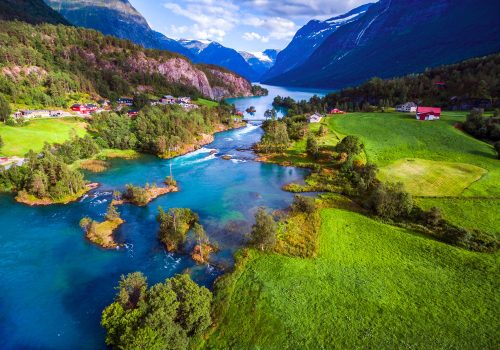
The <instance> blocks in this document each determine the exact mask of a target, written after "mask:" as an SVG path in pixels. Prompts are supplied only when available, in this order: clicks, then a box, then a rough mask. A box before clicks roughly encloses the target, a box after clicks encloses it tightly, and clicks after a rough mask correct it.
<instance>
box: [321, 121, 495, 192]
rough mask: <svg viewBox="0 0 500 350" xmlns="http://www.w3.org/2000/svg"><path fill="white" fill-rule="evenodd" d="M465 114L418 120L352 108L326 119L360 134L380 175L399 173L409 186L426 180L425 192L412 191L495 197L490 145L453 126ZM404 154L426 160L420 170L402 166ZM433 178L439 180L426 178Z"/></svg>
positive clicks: (344, 131) (387, 176) (388, 176)
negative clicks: (415, 171) (360, 111)
mask: <svg viewBox="0 0 500 350" xmlns="http://www.w3.org/2000/svg"><path fill="white" fill-rule="evenodd" d="M464 120H465V115H456V114H453V113H445V114H444V115H443V116H442V118H441V120H438V121H418V120H416V119H415V118H414V117H413V115H412V114H405V113H350V114H346V115H339V116H332V117H329V118H327V123H328V125H329V127H330V128H331V129H332V130H335V131H336V132H338V133H340V134H342V135H357V136H359V137H360V138H361V139H362V141H363V143H364V144H365V147H366V150H365V151H366V156H367V159H368V160H369V161H371V162H374V163H376V164H377V165H378V166H379V167H381V176H382V177H383V178H384V179H391V178H394V179H397V180H398V181H401V182H403V183H404V184H405V185H406V187H407V188H410V189H411V188H412V187H413V188H414V189H415V188H416V187H417V184H419V185H420V184H425V185H426V186H427V187H426V188H422V191H424V192H423V193H420V192H418V191H414V194H416V195H426V196H429V195H430V196H432V195H435V196H442V195H463V196H481V197H499V196H500V165H499V162H498V159H497V158H496V153H495V151H494V149H493V147H492V146H491V145H489V144H487V143H485V142H482V141H480V140H477V139H474V138H473V137H471V136H469V135H467V134H465V133H464V132H462V131H461V130H459V129H458V128H456V127H455V124H457V123H459V122H462V121H464ZM406 159H412V160H414V161H417V162H420V164H421V165H424V167H423V168H421V169H420V170H421V171H420V174H418V173H417V174H415V173H412V171H411V169H410V170H409V169H408V167H406V168H405V164H404V163H403V160H406ZM419 160H426V161H434V163H433V164H432V165H430V166H429V163H428V162H425V161H419ZM438 162H439V163H440V164H439V163H438ZM452 163H455V164H454V165H453V164H452ZM426 165H427V166H426ZM401 166H402V168H401ZM471 166H474V167H471ZM479 168H481V169H483V170H481V169H479ZM478 177H479V178H478ZM432 179H434V182H436V181H437V182H438V183H432V182H429V181H430V180H432ZM439 182H440V183H439ZM446 183H448V184H449V185H447V184H446ZM419 185H418V186H419ZM447 186H450V188H446V187H447ZM433 188H434V189H435V191H433Z"/></svg>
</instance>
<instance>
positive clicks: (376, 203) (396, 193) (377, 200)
mask: <svg viewBox="0 0 500 350" xmlns="http://www.w3.org/2000/svg"><path fill="white" fill-rule="evenodd" d="M368 200H369V207H370V208H371V209H372V210H373V211H374V212H375V213H376V214H377V215H378V216H381V217H383V218H387V219H395V218H401V217H406V216H408V215H409V214H410V213H411V211H412V209H413V198H412V196H411V194H409V193H408V192H405V191H404V189H403V185H402V184H401V183H397V184H392V183H389V184H383V183H379V184H378V185H377V186H376V187H375V188H374V190H373V191H372V193H371V195H370V197H369V199H368Z"/></svg>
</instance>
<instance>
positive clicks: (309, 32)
mask: <svg viewBox="0 0 500 350" xmlns="http://www.w3.org/2000/svg"><path fill="white" fill-rule="evenodd" d="M371 5H372V4H371V3H370V4H366V5H363V6H360V7H357V8H355V9H353V10H351V11H349V12H347V13H345V14H343V15H340V16H337V17H333V18H330V19H328V20H326V21H319V20H311V21H309V22H308V23H307V24H306V25H305V26H303V27H302V28H300V29H299V31H298V32H297V33H296V34H295V36H294V37H293V39H292V41H291V42H290V44H288V46H287V47H286V48H285V49H284V50H283V51H281V52H279V54H278V56H277V57H276V58H275V60H276V63H275V64H274V66H273V67H272V68H271V69H270V70H269V72H267V74H266V75H265V76H264V77H263V79H265V80H268V79H270V78H272V77H275V76H278V75H280V74H283V73H285V72H287V71H289V70H291V69H293V68H295V67H297V66H300V65H301V64H302V63H304V62H305V61H306V60H307V59H308V58H309V56H311V54H312V53H313V52H314V50H315V49H317V48H318V47H319V46H320V45H321V44H322V43H323V42H324V41H325V40H326V39H327V38H328V36H330V35H331V34H332V33H333V32H335V31H336V30H337V29H338V28H340V27H341V26H343V25H345V24H347V23H350V22H353V21H356V20H357V19H358V18H359V17H361V16H362V15H363V14H364V13H365V12H366V11H367V10H368V9H369V8H370V6H371Z"/></svg>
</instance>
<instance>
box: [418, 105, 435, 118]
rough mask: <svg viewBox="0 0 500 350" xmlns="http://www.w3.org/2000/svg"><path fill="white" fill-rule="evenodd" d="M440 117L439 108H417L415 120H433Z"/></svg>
mask: <svg viewBox="0 0 500 350" xmlns="http://www.w3.org/2000/svg"><path fill="white" fill-rule="evenodd" d="M440 117H441V108H439V107H421V106H418V107H417V115H416V118H417V120H435V119H439V118H440Z"/></svg>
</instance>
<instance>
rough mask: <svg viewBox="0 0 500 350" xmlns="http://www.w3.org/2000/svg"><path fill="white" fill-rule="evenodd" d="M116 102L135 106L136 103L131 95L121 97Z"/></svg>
mask: <svg viewBox="0 0 500 350" xmlns="http://www.w3.org/2000/svg"><path fill="white" fill-rule="evenodd" d="M116 102H118V104H120V105H125V106H129V107H130V106H133V105H134V99H133V98H130V97H120V98H119V99H118V100H117V101H116Z"/></svg>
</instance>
